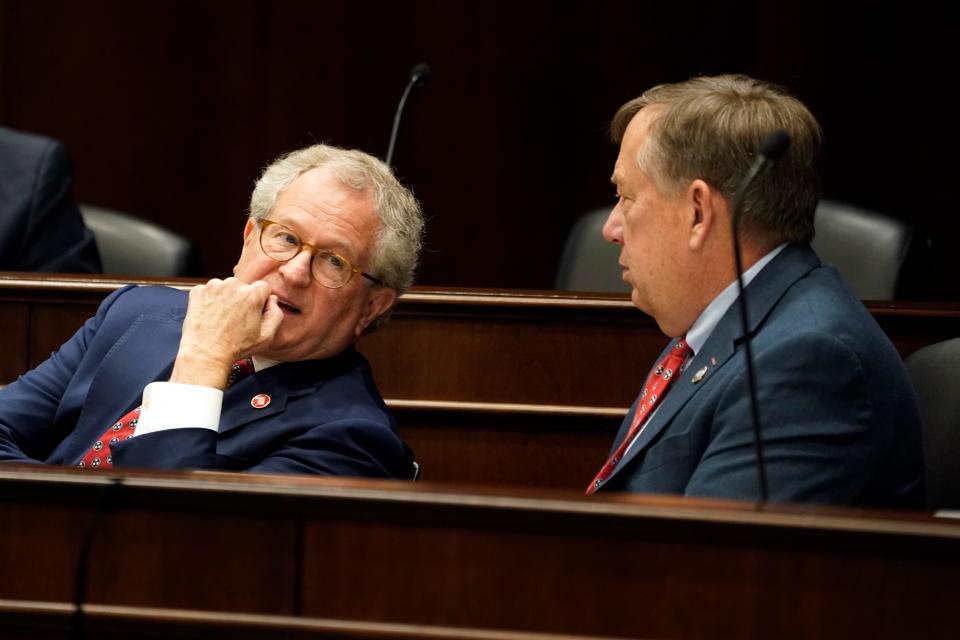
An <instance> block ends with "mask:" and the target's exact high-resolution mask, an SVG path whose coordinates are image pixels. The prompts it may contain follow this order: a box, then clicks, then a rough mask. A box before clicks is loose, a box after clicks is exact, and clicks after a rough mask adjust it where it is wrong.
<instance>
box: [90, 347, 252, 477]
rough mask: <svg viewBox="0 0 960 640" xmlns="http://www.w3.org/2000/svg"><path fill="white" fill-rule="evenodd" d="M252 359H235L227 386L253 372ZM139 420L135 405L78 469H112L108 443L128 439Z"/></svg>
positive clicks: (112, 427)
mask: <svg viewBox="0 0 960 640" xmlns="http://www.w3.org/2000/svg"><path fill="white" fill-rule="evenodd" d="M253 371H254V369H253V360H251V359H250V358H244V359H242V360H237V361H236V362H234V363H233V366H232V367H231V368H230V376H229V377H228V378H227V387H230V386H231V385H232V384H233V383H235V382H237V381H238V380H240V379H241V378H244V377H246V376H248V375H250V374H251V373H253ZM139 420H140V407H137V408H136V409H134V410H133V411H131V412H130V413H128V414H127V415H125V416H123V417H122V418H120V419H119V420H117V421H116V422H114V423H113V424H112V425H110V428H109V429H107V430H106V432H104V434H103V435H102V436H100V437H99V438H97V441H96V442H94V443H93V446H92V447H90V450H89V451H87V453H86V454H85V455H84V456H83V459H82V460H80V463H79V464H78V465H77V467H78V468H80V469H112V468H113V456H112V455H110V454H109V453H107V451H105V449H109V448H110V445H112V444H115V443H117V442H120V441H121V440H127V439H129V438H130V437H131V436H132V435H133V434H134V431H136V428H137V422H138V421H139Z"/></svg>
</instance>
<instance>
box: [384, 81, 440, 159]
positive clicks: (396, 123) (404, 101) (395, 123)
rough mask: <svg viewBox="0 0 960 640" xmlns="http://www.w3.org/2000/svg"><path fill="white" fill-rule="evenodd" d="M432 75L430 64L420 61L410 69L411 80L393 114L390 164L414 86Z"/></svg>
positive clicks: (389, 148) (389, 146) (389, 151)
mask: <svg viewBox="0 0 960 640" xmlns="http://www.w3.org/2000/svg"><path fill="white" fill-rule="evenodd" d="M429 75H430V65H428V64H424V63H422V62H421V63H420V64H418V65H415V66H414V67H413V69H411V70H410V80H409V81H408V82H407V86H406V87H405V88H404V90H403V95H401V96H400V103H399V104H398V105H397V111H396V113H394V114H393V129H392V130H391V131H390V144H389V145H387V156H386V158H385V159H384V162H386V163H387V164H388V165H390V166H393V164H392V163H393V150H394V148H395V147H396V146H397V133H398V132H399V131H400V118H401V117H402V116H403V108H404V106H405V105H406V104H407V98H408V97H409V96H410V92H411V91H413V88H414V87H415V86H417V85H418V84H419V83H420V82H422V81H423V80H424V79H425V78H426V77H427V76H429Z"/></svg>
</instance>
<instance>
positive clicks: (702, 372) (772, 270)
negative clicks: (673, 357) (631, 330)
mask: <svg viewBox="0 0 960 640" xmlns="http://www.w3.org/2000/svg"><path fill="white" fill-rule="evenodd" d="M819 265H820V260H819V259H818V258H817V256H816V254H815V253H814V252H813V251H812V250H811V249H810V248H809V247H808V246H806V245H788V246H786V247H784V249H783V251H781V252H780V253H779V254H778V255H777V256H776V257H775V258H774V259H773V260H772V261H771V262H770V264H768V265H767V266H766V267H765V268H764V269H763V270H762V271H761V272H760V273H759V274H757V276H756V277H755V278H754V279H753V280H752V281H751V282H750V284H749V285H748V287H747V317H748V319H749V321H750V322H749V329H750V332H751V334H753V333H755V332H756V330H757V327H759V326H760V325H761V324H762V322H763V321H764V320H765V319H766V317H767V315H768V314H769V313H770V311H771V310H772V309H773V307H774V306H775V305H776V303H777V302H778V301H779V300H780V298H782V297H783V295H784V293H786V291H787V289H789V288H790V287H791V286H792V285H793V284H794V283H795V282H796V281H797V280H799V279H800V278H802V277H804V276H805V275H807V274H808V273H809V272H810V271H811V270H813V269H814V268H816V267H817V266H819ZM742 337H743V328H742V322H741V320H740V304H739V302H736V301H735V302H734V303H733V304H732V305H731V306H730V308H729V309H727V311H726V313H724V314H723V316H722V317H721V318H720V321H719V322H718V323H717V326H716V327H715V328H714V330H713V332H712V333H711V334H710V337H709V338H708V339H707V342H706V343H705V344H704V345H703V347H702V348H701V349H700V351H699V353H697V355H696V356H695V357H694V358H693V360H692V361H690V363H689V364H688V365H687V366H686V368H684V370H683V372H682V374H681V375H680V378H679V379H678V380H676V381H675V382H674V383H673V386H672V388H671V389H670V392H669V393H668V394H667V395H666V396H665V397H664V399H663V402H662V403H661V405H660V407H659V408H658V409H657V411H656V413H655V414H654V416H653V417H652V418H651V419H649V420H648V421H647V424H646V426H645V427H644V428H643V430H642V431H641V432H640V435H639V436H637V441H636V442H635V443H634V444H633V446H632V447H630V450H629V451H628V452H627V454H626V455H625V456H624V457H623V460H622V461H621V462H620V464H619V465H617V468H616V470H615V471H614V473H613V474H611V476H610V477H613V476H614V475H616V474H617V472H619V471H620V470H621V469H623V468H624V467H626V466H627V463H628V462H629V461H630V460H632V459H633V458H634V457H636V456H637V455H638V454H640V453H641V452H643V451H645V450H646V449H647V448H648V447H649V446H650V444H651V443H652V442H653V440H654V439H655V438H656V437H657V435H658V434H659V433H660V432H661V431H663V429H664V428H665V427H666V426H667V425H668V424H670V422H671V421H672V420H673V418H674V417H675V416H676V415H677V413H679V412H680V410H681V409H683V407H684V406H686V404H687V403H688V402H689V401H690V400H691V398H693V397H694V395H695V394H696V393H697V392H698V391H700V390H701V389H704V388H706V387H708V386H709V385H710V383H711V381H712V380H713V379H714V378H715V377H717V374H718V372H719V371H720V369H721V368H722V367H723V366H724V365H725V364H726V363H727V362H728V361H729V360H730V358H731V357H732V356H733V354H734V353H735V352H736V348H737V346H738V345H739V343H740V340H741V339H742ZM674 342H675V341H671V343H670V346H669V347H668V349H669V348H670V347H672V346H673V344H674ZM664 353H666V351H664ZM662 357H663V355H661V358H662ZM694 379H696V382H694ZM635 411H636V403H635V405H634V409H633V411H631V412H630V414H628V416H627V417H628V418H629V419H630V420H632V419H633V414H634V412H635ZM625 422H626V421H625ZM628 424H629V423H628ZM621 437H622V436H621Z"/></svg>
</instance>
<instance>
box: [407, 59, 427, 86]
mask: <svg viewBox="0 0 960 640" xmlns="http://www.w3.org/2000/svg"><path fill="white" fill-rule="evenodd" d="M431 73H433V69H431V68H430V65H428V64H427V63H426V62H421V63H419V64H415V65H413V68H412V69H410V79H411V80H413V82H414V84H420V83H422V82H423V81H424V80H426V79H427V78H429V77H430V74H431Z"/></svg>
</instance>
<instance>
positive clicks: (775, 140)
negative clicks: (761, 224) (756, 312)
mask: <svg viewBox="0 0 960 640" xmlns="http://www.w3.org/2000/svg"><path fill="white" fill-rule="evenodd" d="M789 146H790V135H789V134H788V133H787V132H786V131H784V130H783V129H777V130H775V131H774V132H773V133H771V134H769V135H768V136H767V137H766V139H764V141H763V144H761V145H760V149H759V152H758V153H757V157H756V159H754V161H753V164H751V165H750V169H749V170H748V171H747V174H746V175H745V176H744V177H743V180H741V181H740V186H739V187H738V188H737V193H736V195H735V196H734V198H733V206H732V207H731V214H730V221H731V225H732V227H733V257H734V262H735V265H736V269H737V288H738V290H739V293H740V295H739V296H738V299H739V301H740V321H741V323H742V327H743V349H744V354H745V355H746V358H747V385H748V389H749V392H750V417H751V420H752V422H753V444H754V449H755V451H756V460H757V484H758V486H759V487H760V504H763V503H765V502H766V501H767V473H766V471H765V469H764V465H763V441H762V439H761V436H760V412H759V410H758V408H757V378H756V374H755V373H754V368H753V350H752V349H751V347H750V340H751V335H750V321H749V319H748V318H747V296H746V291H745V290H744V287H743V261H742V259H741V253H740V215H741V213H743V201H744V199H745V197H746V193H747V190H748V189H749V188H750V185H752V184H753V182H754V180H756V179H757V177H758V176H760V175H761V174H762V173H763V172H764V171H765V170H766V169H767V168H768V167H769V166H770V164H771V163H773V162H776V161H777V160H779V159H780V158H782V157H783V154H784V153H786V152H787V148H788V147H789Z"/></svg>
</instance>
